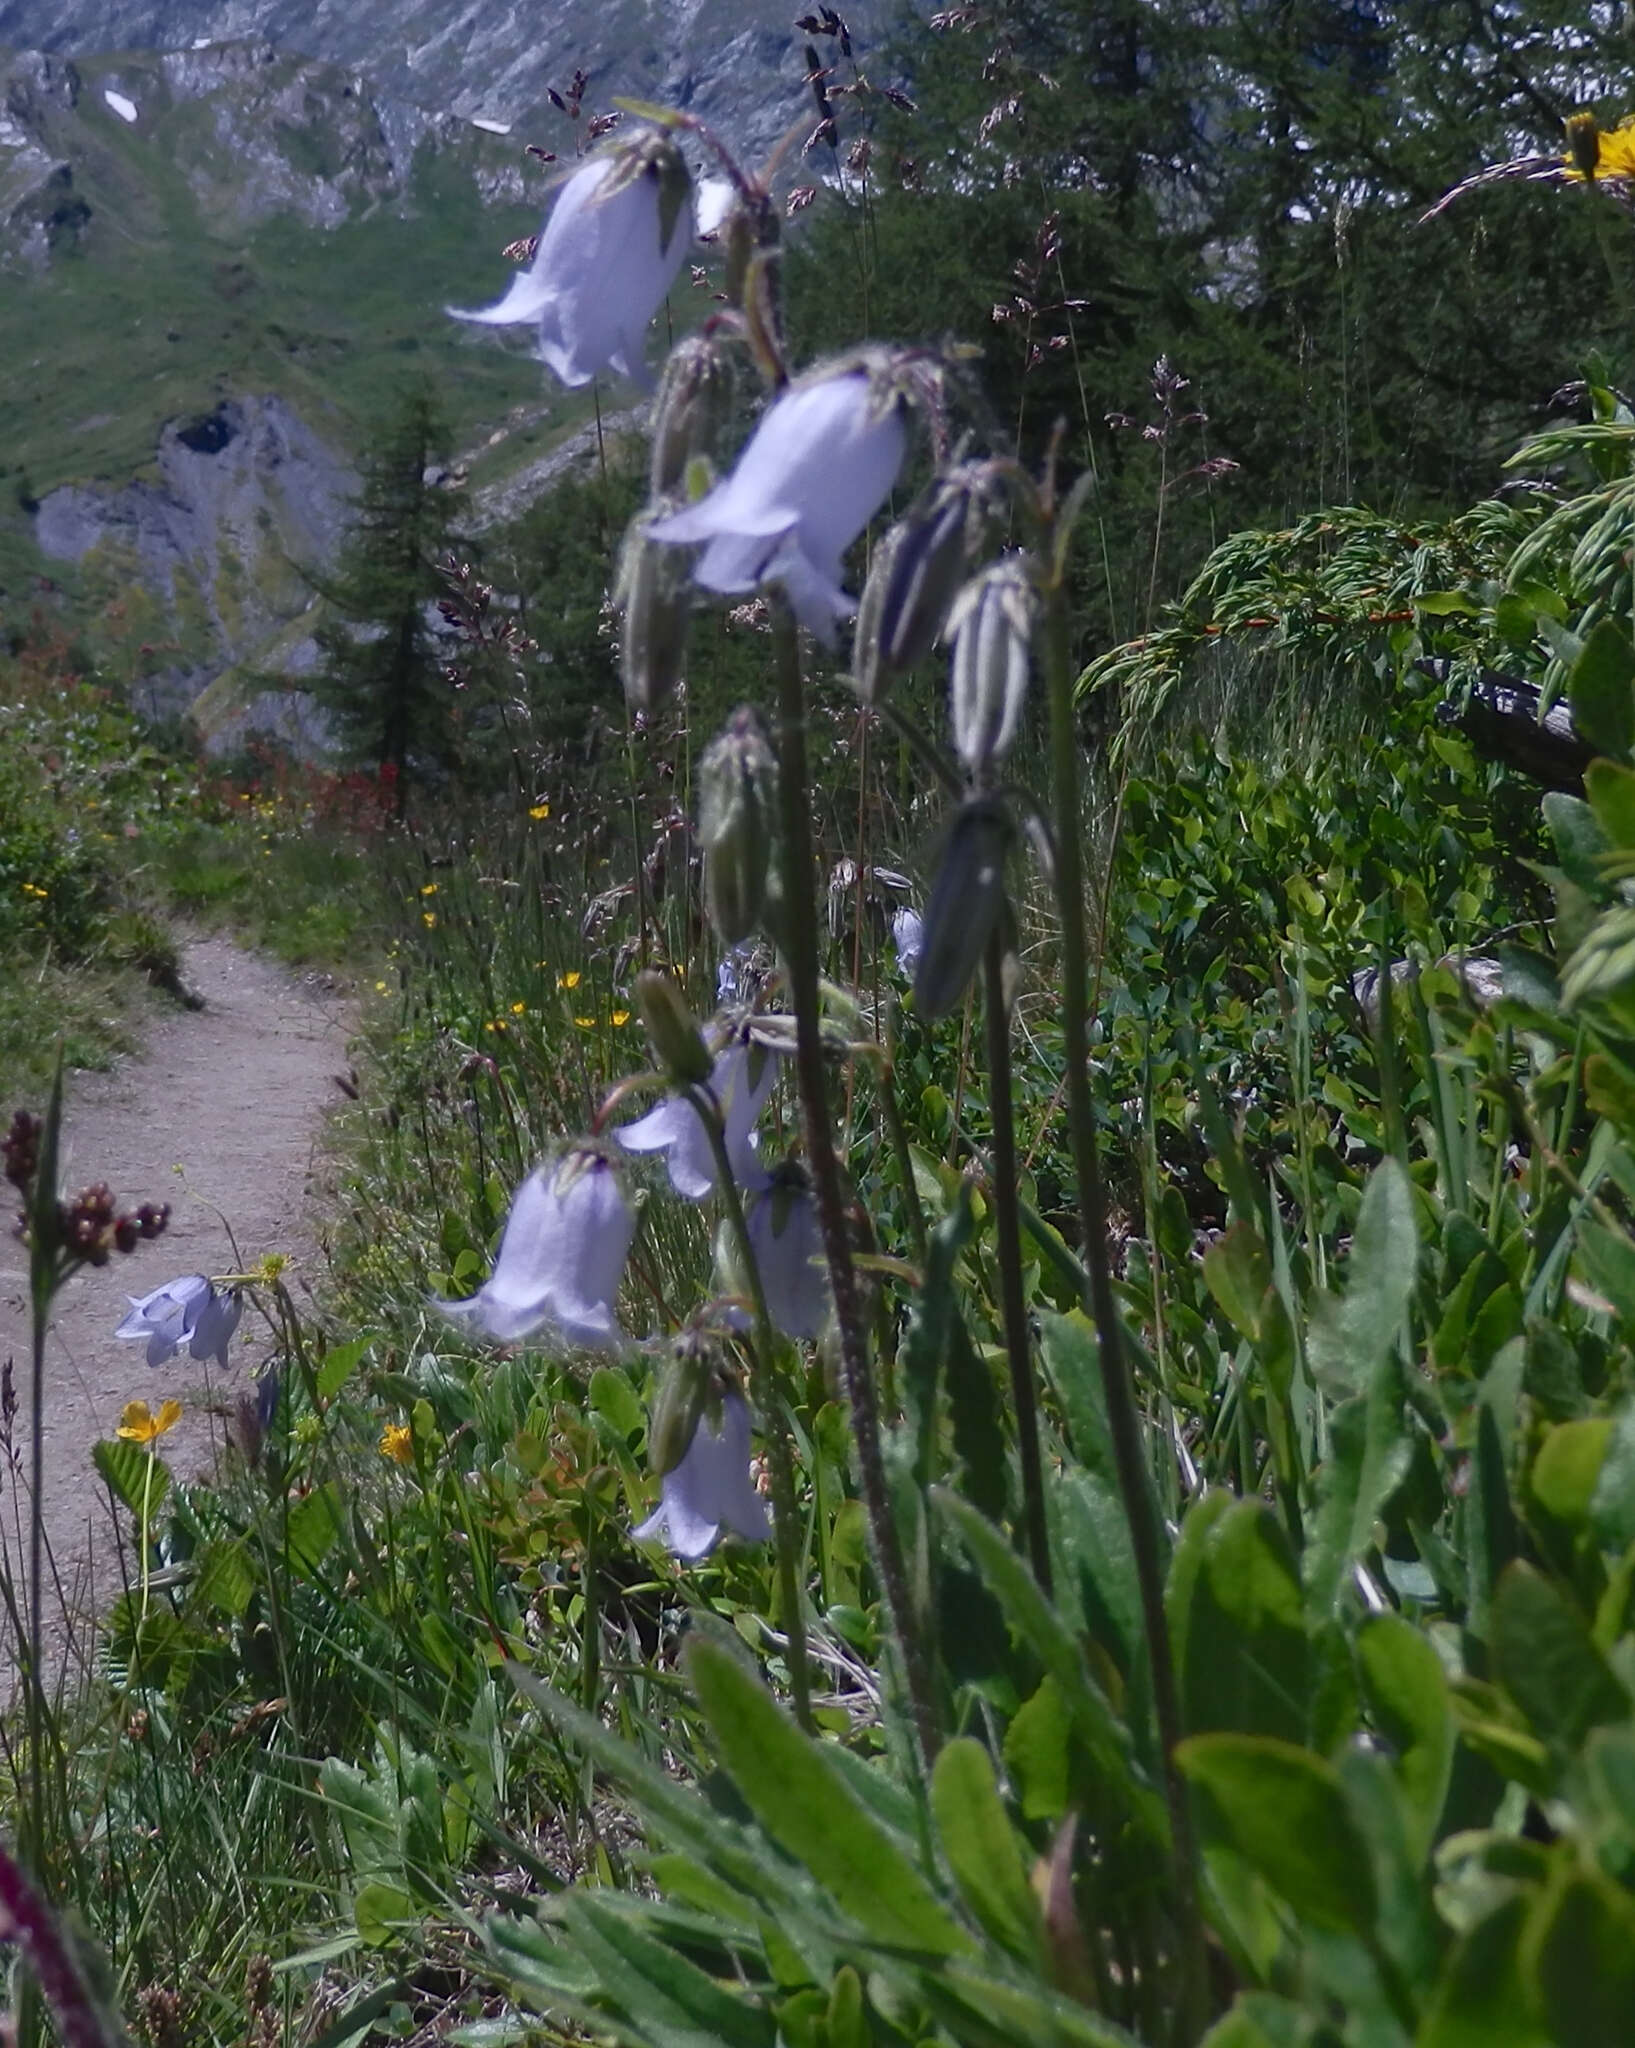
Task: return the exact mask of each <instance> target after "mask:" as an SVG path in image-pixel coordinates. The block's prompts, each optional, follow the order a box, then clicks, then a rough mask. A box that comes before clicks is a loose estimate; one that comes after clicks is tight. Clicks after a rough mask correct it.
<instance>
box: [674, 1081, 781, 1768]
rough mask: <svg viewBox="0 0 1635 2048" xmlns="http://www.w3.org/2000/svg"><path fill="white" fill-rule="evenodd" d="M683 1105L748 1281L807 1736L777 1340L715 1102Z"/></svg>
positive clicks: (697, 1098) (702, 1094) (694, 1097)
mask: <svg viewBox="0 0 1635 2048" xmlns="http://www.w3.org/2000/svg"><path fill="white" fill-rule="evenodd" d="M687 1098H688V1100H689V1101H690V1102H691V1103H692V1105H693V1108H694V1109H695V1110H697V1112H698V1114H699V1116H700V1117H701V1118H702V1119H703V1123H704V1129H705V1131H706V1132H707V1133H708V1135H709V1140H710V1150H711V1152H712V1153H713V1154H714V1156H715V1180H716V1187H717V1189H718V1190H719V1192H720V1196H721V1204H722V1207H723V1208H724V1209H725V1211H726V1216H727V1228H728V1229H729V1230H730V1231H731V1232H732V1235H733V1240H734V1242H735V1244H736V1245H737V1247H738V1257H739V1261H740V1263H741V1264H742V1266H743V1269H744V1273H745V1275H746V1276H747V1278H748V1280H749V1299H750V1307H751V1309H752V1310H753V1312H754V1316H755V1352H754V1357H755V1382H756V1383H755V1390H754V1391H755V1405H756V1407H757V1408H758V1409H759V1410H760V1411H761V1427H762V1429H763V1430H764V1431H765V1433H766V1449H767V1461H768V1464H769V1465H770V1467H771V1472H772V1535H773V1541H774V1544H775V1546H776V1549H777V1553H778V1605H779V1606H780V1607H781V1608H782V1609H783V1625H784V1633H785V1635H786V1636H787V1637H788V1662H789V1684H790V1689H791V1691H792V1692H793V1693H794V1696H795V1719H796V1720H797V1721H798V1722H799V1723H800V1725H801V1726H802V1728H804V1729H805V1730H806V1732H807V1733H808V1734H810V1733H811V1732H812V1677H811V1672H810V1671H809V1670H808V1668H807V1661H806V1606H805V1598H804V1593H803V1589H802V1586H801V1571H800V1551H801V1532H800V1514H799V1510H798V1507H797V1504H796V1500H795V1459H794V1453H793V1451H792V1450H791V1449H790V1442H789V1419H788V1415H787V1414H786V1412H785V1403H784V1393H783V1387H782V1385H781V1383H780V1382H781V1375H780V1374H779V1371H778V1365H777V1359H778V1337H777V1333H776V1331H774V1329H773V1327H772V1317H771V1315H770V1314H769V1313H768V1310H767V1305H766V1289H765V1287H764V1286H763V1285H762V1283H761V1268H760V1263H759V1261H758V1260H757V1259H756V1257H755V1247H754V1246H753V1245H752V1244H751V1243H750V1241H749V1224H748V1222H747V1220H746V1219H745V1216H744V1201H743V1197H742V1195H740V1194H739V1192H738V1183H737V1182H736V1181H735V1180H734V1179H733V1176H732V1161H731V1160H730V1159H729V1158H728V1157H727V1139H726V1133H725V1132H724V1131H723V1130H722V1128H721V1117H720V1114H719V1112H718V1111H717V1109H716V1106H715V1102H714V1100H713V1098H712V1097H711V1096H710V1095H709V1094H708V1092H707V1091H706V1090H704V1089H702V1088H689V1089H688V1091H687Z"/></svg>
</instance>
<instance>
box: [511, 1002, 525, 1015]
mask: <svg viewBox="0 0 1635 2048" xmlns="http://www.w3.org/2000/svg"><path fill="white" fill-rule="evenodd" d="M527 1014H528V1005H527V1004H526V1003H513V1004H512V1005H511V1015H512V1016H513V1017H526V1016H527Z"/></svg>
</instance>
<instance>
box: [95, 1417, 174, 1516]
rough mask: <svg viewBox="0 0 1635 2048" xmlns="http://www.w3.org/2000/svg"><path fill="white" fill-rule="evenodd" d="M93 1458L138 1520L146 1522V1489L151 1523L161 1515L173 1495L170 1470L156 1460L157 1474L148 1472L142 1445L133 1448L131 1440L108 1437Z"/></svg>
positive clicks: (159, 1460)
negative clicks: (167, 1498) (162, 1506)
mask: <svg viewBox="0 0 1635 2048" xmlns="http://www.w3.org/2000/svg"><path fill="white" fill-rule="evenodd" d="M91 1458H92V1461H93V1463H94V1464H95V1465H96V1468H97V1470H98V1471H99V1472H100V1473H101V1474H102V1477H103V1479H104V1480H105V1481H106V1482H107V1484H108V1486H109V1487H110V1488H111V1490H112V1491H113V1492H114V1494H115V1495H117V1497H118V1498H119V1499H120V1500H121V1501H122V1502H123V1503H124V1504H125V1506H126V1507H128V1508H129V1509H130V1511H131V1513H132V1514H133V1515H135V1516H136V1518H137V1520H138V1521H140V1520H141V1519H142V1489H143V1488H144V1486H145V1487H146V1488H147V1507H148V1520H149V1522H150V1523H151V1522H152V1520H153V1517H154V1516H155V1515H156V1514H157V1513H158V1511H159V1503H160V1502H161V1501H162V1500H163V1499H164V1497H165V1495H166V1494H167V1493H168V1492H169V1491H170V1468H169V1467H168V1466H167V1465H166V1464H165V1461H164V1460H163V1459H162V1458H154V1459H153V1460H152V1461H151V1462H152V1466H153V1470H152V1472H151V1473H150V1472H149V1470H148V1465H149V1458H148V1453H147V1452H146V1451H145V1450H144V1449H143V1448H142V1446H141V1445H140V1444H133V1443H132V1442H131V1440H130V1438H129V1437H125V1436H114V1437H106V1438H104V1440H103V1441H102V1442H101V1443H99V1444H94V1445H93V1446H92V1448H91Z"/></svg>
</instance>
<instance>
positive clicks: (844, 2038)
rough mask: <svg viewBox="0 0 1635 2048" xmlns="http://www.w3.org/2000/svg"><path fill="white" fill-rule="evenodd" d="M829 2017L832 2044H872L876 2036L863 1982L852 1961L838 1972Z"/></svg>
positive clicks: (854, 2047) (857, 2047)
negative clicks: (864, 2003) (867, 2011)
mask: <svg viewBox="0 0 1635 2048" xmlns="http://www.w3.org/2000/svg"><path fill="white" fill-rule="evenodd" d="M826 2019H827V2023H828V2028H829V2041H828V2048H869V2044H870V2042H871V2041H872V2040H873V2038H874V2037H873V2035H872V2033H871V2032H870V2029H869V2022H868V2016H867V2015H866V2013H865V2012H864V2010H863V1985H862V1981H861V1979H860V1978H859V1977H858V1974H857V1972H856V1971H855V1970H854V1969H853V1968H852V1966H851V1964H850V1963H847V1964H845V1965H843V1966H842V1968H840V1969H838V1970H836V1972H835V1978H834V1982H833V1983H832V1984H831V1985H830V1987H829V2010H828V2013H827V2015H826Z"/></svg>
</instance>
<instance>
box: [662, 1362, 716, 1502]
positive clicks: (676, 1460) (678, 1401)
mask: <svg viewBox="0 0 1635 2048" xmlns="http://www.w3.org/2000/svg"><path fill="white" fill-rule="evenodd" d="M709 1394H710V1366H709V1361H708V1358H707V1357H706V1356H705V1354H704V1352H703V1351H702V1350H701V1349H700V1348H699V1347H698V1346H697V1345H696V1344H690V1343H686V1342H683V1343H682V1344H680V1345H678V1346H677V1348H676V1353H675V1356H674V1357H673V1358H672V1359H671V1361H670V1363H669V1365H668V1367H667V1368H666V1369H665V1374H664V1378H663V1380H662V1382H661V1383H660V1385H659V1392H658V1399H657V1400H656V1401H655V1402H654V1403H653V1413H652V1417H651V1419H650V1420H649V1422H648V1425H647V1462H648V1464H649V1465H650V1466H651V1467H652V1469H653V1473H654V1476H655V1477H656V1478H659V1479H662V1478H663V1477H664V1475H665V1473H666V1472H673V1471H674V1470H675V1469H676V1467H677V1466H678V1465H679V1464H680V1463H681V1461H682V1459H683V1458H684V1457H686V1455H687V1452H688V1450H689V1449H690V1448H691V1446H692V1441H693V1438H694V1437H695V1436H696V1435H697V1434H698V1424H699V1418H700V1417H701V1416H702V1415H703V1413H704V1404H705V1402H706V1401H707V1400H708V1399H709Z"/></svg>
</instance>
